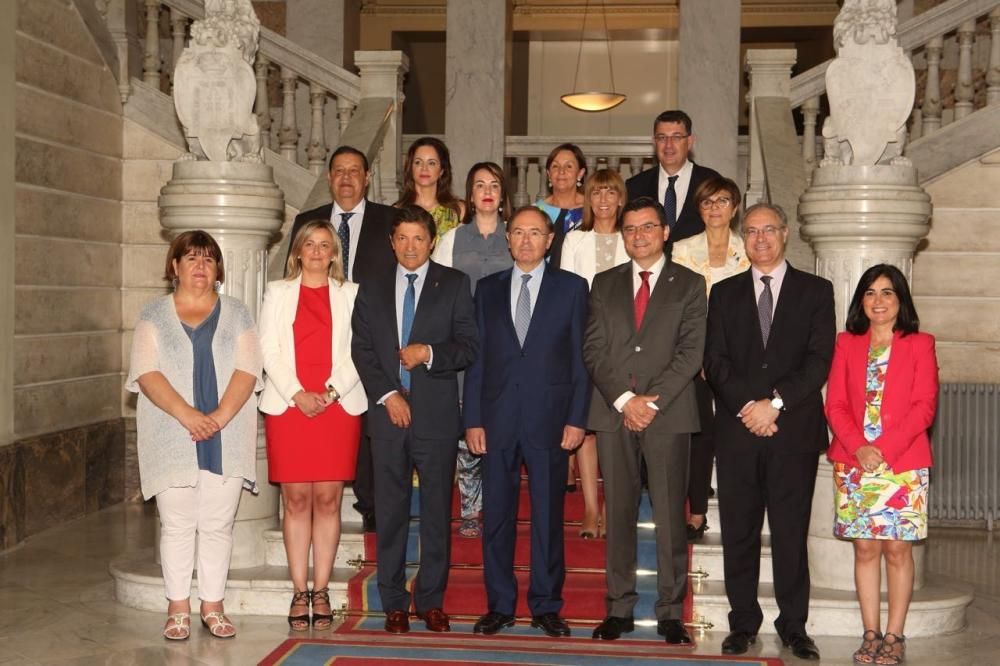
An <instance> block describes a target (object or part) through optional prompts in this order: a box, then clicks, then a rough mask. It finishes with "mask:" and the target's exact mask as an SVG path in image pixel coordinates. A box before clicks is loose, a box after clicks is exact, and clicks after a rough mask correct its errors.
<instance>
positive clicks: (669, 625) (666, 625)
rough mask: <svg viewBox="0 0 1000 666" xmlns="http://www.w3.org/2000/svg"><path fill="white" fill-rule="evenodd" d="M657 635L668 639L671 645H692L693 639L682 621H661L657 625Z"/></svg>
mask: <svg viewBox="0 0 1000 666" xmlns="http://www.w3.org/2000/svg"><path fill="white" fill-rule="evenodd" d="M656 633H658V634H659V635H661V636H663V637H664V638H665V639H667V642H668V643H670V644H671V645H690V644H691V637H690V636H688V632H687V629H685V628H684V624H683V623H681V621H680V620H660V621H659V622H657V623H656Z"/></svg>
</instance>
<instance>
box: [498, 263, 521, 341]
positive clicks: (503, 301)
mask: <svg viewBox="0 0 1000 666" xmlns="http://www.w3.org/2000/svg"><path fill="white" fill-rule="evenodd" d="M513 276H514V269H513V268H508V269H507V270H505V271H504V272H503V275H502V276H501V277H500V294H499V298H500V305H501V306H502V307H501V308H500V309H501V311H503V325H504V328H506V329H507V333H508V334H510V339H511V340H514V341H517V331H515V330H514V320H513V319H512V318H511V316H510V310H511V307H512V306H513V304H512V303H511V300H510V299H511V295H510V281H511V280H513V279H514V278H513Z"/></svg>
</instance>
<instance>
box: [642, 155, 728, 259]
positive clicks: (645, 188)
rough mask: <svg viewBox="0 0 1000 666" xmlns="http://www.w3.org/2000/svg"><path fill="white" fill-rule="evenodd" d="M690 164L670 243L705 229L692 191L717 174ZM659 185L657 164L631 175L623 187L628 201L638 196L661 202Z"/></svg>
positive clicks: (671, 231)
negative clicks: (681, 203)
mask: <svg viewBox="0 0 1000 666" xmlns="http://www.w3.org/2000/svg"><path fill="white" fill-rule="evenodd" d="M691 166H692V167H693V169H692V170H691V183H690V185H688V189H687V196H685V197H684V205H683V206H681V209H680V213H679V214H678V216H677V223H676V224H675V225H674V227H673V228H672V229H671V230H670V242H671V243H674V242H677V241H679V240H681V239H683V238H689V237H691V236H694V235H696V234H700V233H701V232H703V231H704V230H705V223H704V222H703V221H702V219H701V212H700V211H699V210H698V207H697V206H695V205H694V191H695V190H696V189H698V186H699V185H701V184H702V183H703V182H704V181H706V180H708V179H709V178H711V177H713V176H718V175H719V174H718V172H717V171H715V169H710V168H708V167H703V166H701V165H700V164H695V163H694V162H691ZM659 186H660V165H659V164H657V165H656V166H654V167H653V168H652V169H646V170H645V171H643V172H641V173H638V174H636V175H634V176H632V177H631V178H629V179H628V180H627V181H626V182H625V188H626V189H627V190H628V200H629V201H631V200H632V199H637V198H639V197H651V198H652V199H655V200H656V201H659V202H660V203H661V204H662V203H663V200H662V199H660V197H659V195H658V188H659Z"/></svg>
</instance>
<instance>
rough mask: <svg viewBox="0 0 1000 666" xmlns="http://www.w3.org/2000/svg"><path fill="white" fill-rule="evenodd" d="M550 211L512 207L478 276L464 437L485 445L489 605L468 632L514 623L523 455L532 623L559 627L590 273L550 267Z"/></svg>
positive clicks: (584, 402) (481, 450)
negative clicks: (500, 254)
mask: <svg viewBox="0 0 1000 666" xmlns="http://www.w3.org/2000/svg"><path fill="white" fill-rule="evenodd" d="M552 237H553V233H552V222H551V220H549V218H548V216H547V215H546V214H545V213H544V212H542V211H541V210H540V209H538V208H535V207H534V206H526V207H524V208H521V209H519V210H518V211H516V212H515V213H514V216H513V217H512V218H511V221H510V224H509V226H508V231H507V242H508V243H509V245H510V250H511V254H512V255H513V257H514V266H513V268H511V269H508V270H505V271H501V272H499V273H494V274H493V275H490V276H488V277H485V278H483V279H482V280H480V281H479V283H478V284H477V286H476V321H477V323H478V325H479V331H480V341H481V344H482V353H481V354H480V356H479V358H478V359H477V360H476V362H475V363H473V364H472V365H471V366H470V367H469V369H468V370H467V371H466V374H465V391H464V399H465V402H464V405H463V407H464V420H465V441H466V443H467V444H468V445H469V450H470V451H471V452H472V453H475V454H478V455H482V456H483V523H484V532H483V563H484V578H485V582H486V598H487V607H488V612H487V613H486V614H485V615H483V616H482V617H481V618H480V619H479V621H478V622H476V625H475V627H474V628H473V631H474V632H475V633H482V634H487V635H489V634H495V633H497V632H498V631H500V630H501V629H504V628H505V627H510V626H511V625H513V624H514V615H515V611H516V608H517V594H518V590H517V579H516V578H515V576H514V546H515V538H516V532H517V504H518V497H519V495H520V488H521V464H522V463H523V464H524V465H525V467H527V470H528V491H529V494H530V497H531V578H530V584H529V588H528V608H529V610H530V611H531V616H532V621H531V626H533V627H537V628H539V629H541V630H542V631H543V632H544V633H546V634H547V635H549V636H552V637H559V636H568V635H569V633H570V630H569V625H567V624H566V622H565V621H564V620H563V619H562V618H561V617H560V615H559V613H560V611H561V610H562V606H563V600H562V586H563V581H564V579H565V577H566V567H565V562H564V557H563V495H564V493H565V490H566V457H567V455H568V453H569V451H572V450H573V449H575V448H577V447H578V446H580V444H581V443H582V442H583V436H584V433H585V431H584V427H585V425H586V420H587V406H588V403H589V399H590V380H589V378H588V377H587V370H586V368H585V367H584V364H583V331H584V326H585V325H586V320H587V282H586V280H584V279H583V278H581V277H579V276H577V275H574V274H572V273H569V272H567V271H563V270H559V269H556V268H552V267H550V266H548V264H546V262H545V253H546V251H547V250H548V248H549V245H551V243H552Z"/></svg>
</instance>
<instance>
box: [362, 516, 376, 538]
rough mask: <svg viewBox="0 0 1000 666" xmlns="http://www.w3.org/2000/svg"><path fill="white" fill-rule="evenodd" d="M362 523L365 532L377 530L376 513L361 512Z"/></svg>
mask: <svg viewBox="0 0 1000 666" xmlns="http://www.w3.org/2000/svg"><path fill="white" fill-rule="evenodd" d="M361 525H362V527H363V528H364V530H365V532H371V533H374V532H375V514H374V513H363V514H361Z"/></svg>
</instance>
